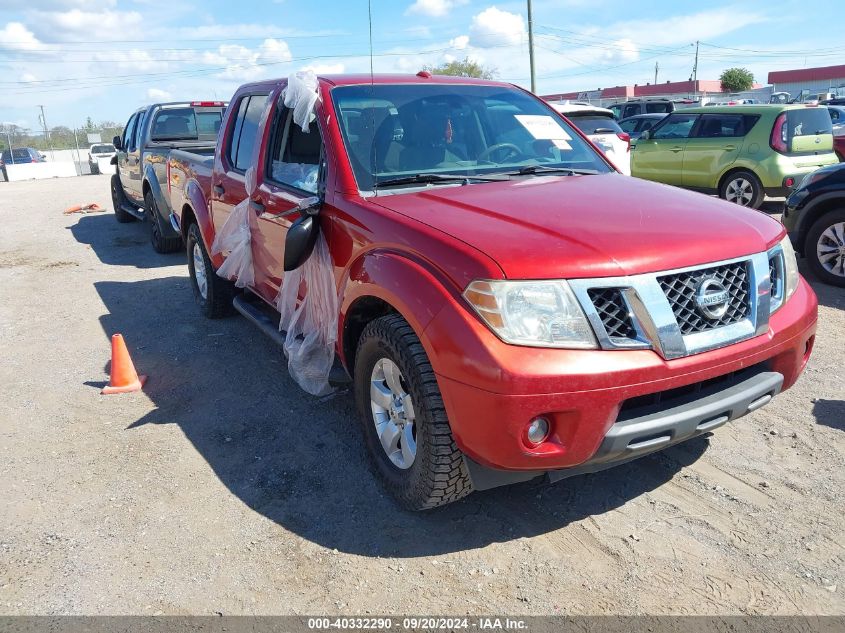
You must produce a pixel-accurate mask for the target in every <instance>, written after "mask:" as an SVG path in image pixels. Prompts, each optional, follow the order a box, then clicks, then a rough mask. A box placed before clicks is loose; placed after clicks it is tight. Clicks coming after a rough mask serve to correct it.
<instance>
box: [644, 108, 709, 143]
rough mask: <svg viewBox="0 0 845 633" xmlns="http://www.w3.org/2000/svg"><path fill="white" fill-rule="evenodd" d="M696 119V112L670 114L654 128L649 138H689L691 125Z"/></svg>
mask: <svg viewBox="0 0 845 633" xmlns="http://www.w3.org/2000/svg"><path fill="white" fill-rule="evenodd" d="M696 119H698V115H696V114H670V115H669V116H668V117H666V119H665V120H664V121H661V124H660V126H659V127H657V128H655V130H654V134H652V136H651V138H653V139H661V138H664V139H665V138H689V135H690V131H692V126H693V125H695V121H696Z"/></svg>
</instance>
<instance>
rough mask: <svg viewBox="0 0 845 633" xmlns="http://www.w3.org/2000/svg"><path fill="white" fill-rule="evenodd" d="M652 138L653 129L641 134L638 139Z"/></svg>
mask: <svg viewBox="0 0 845 633" xmlns="http://www.w3.org/2000/svg"><path fill="white" fill-rule="evenodd" d="M650 138H651V130H646V131H645V132H643V133H642V134H640V138H639V139H638V140H640V141H647V140H648V139H650Z"/></svg>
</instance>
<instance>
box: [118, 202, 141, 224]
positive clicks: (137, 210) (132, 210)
mask: <svg viewBox="0 0 845 633" xmlns="http://www.w3.org/2000/svg"><path fill="white" fill-rule="evenodd" d="M120 208H121V210H122V211H123V212H125V213H128V214H129V215H132V216H135V217H136V218H138V219H139V220H141V221H142V222H143V221H144V220H145V219H146V216H145V213H144V207H136V206H135V205H132V204H122V205H120Z"/></svg>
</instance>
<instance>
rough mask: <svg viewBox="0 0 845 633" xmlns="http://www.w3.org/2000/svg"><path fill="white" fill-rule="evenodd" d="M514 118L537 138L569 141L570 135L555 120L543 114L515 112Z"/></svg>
mask: <svg viewBox="0 0 845 633" xmlns="http://www.w3.org/2000/svg"><path fill="white" fill-rule="evenodd" d="M514 118H515V119H516V120H517V121H519V122H520V123H521V124H522V127H524V128H525V129H526V130H528V133H529V134H531V136H533V137H534V138H536V139H539V140H548V141H555V140H563V141H571V140H572V137H571V136H569V134H567V133H566V130H564V129H563V128H562V127H561V126H560V125H559V124H558V122H557V121H555V120H554V119H553V118H552V117H550V116H548V115H545V114H515V115H514Z"/></svg>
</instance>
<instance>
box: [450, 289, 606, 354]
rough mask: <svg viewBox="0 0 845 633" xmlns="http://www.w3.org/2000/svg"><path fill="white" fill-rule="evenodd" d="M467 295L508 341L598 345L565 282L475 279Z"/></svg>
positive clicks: (493, 327) (539, 343)
mask: <svg viewBox="0 0 845 633" xmlns="http://www.w3.org/2000/svg"><path fill="white" fill-rule="evenodd" d="M464 298H465V299H466V300H467V301H468V302H469V304H470V305H471V306H472V307H473V308H474V309H475V311H476V312H477V313H478V315H479V316H480V317H481V318H482V319H483V320H484V322H485V323H486V324H487V325H488V326H490V329H491V330H493V332H495V333H496V335H497V336H498V337H499V338H501V339H502V340H503V341H505V342H506V343H512V344H514V345H529V346H532V347H562V348H575V349H595V348H596V347H598V345H597V344H596V337H595V335H594V334H593V330H592V328H591V327H590V324H589V322H588V321H587V317H585V316H584V312H583V311H582V310H581V306H580V305H578V301H577V299H575V295H573V294H572V290H570V288H569V284H567V283H566V282H565V281H473V282H472V283H471V284H470V285H469V286H467V289H466V290H465V291H464Z"/></svg>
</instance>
